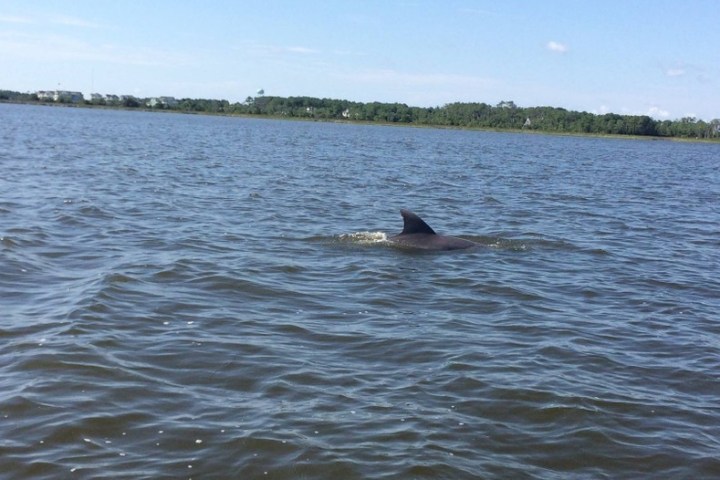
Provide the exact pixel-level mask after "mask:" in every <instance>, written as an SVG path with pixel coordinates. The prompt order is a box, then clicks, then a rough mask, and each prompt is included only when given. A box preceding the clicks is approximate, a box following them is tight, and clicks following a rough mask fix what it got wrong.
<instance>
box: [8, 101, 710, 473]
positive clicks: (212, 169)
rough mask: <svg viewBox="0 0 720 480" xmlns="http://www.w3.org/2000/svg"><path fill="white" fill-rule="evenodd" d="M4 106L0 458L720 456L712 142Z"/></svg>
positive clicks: (614, 460)
mask: <svg viewBox="0 0 720 480" xmlns="http://www.w3.org/2000/svg"><path fill="white" fill-rule="evenodd" d="M0 125H2V129H1V130H0V165H1V166H2V178H1V180H0V249H1V250H0V251H1V254H0V293H1V295H2V297H1V300H0V302H1V303H0V307H1V308H2V314H1V315H2V316H1V317H0V464H1V465H2V468H1V469H0V478H8V479H17V478H33V479H43V478H47V479H57V478H79V479H86V478H87V479H116V478H132V479H162V478H168V479H170V478H173V479H176V478H196V479H228V478H243V479H245V478H263V479H264V478H267V479H299V478H313V479H339V478H342V479H354V478H357V479H364V478H378V479H381V478H387V479H396V478H397V479H412V478H417V479H424V478H426V479H431V478H432V479H438V478H442V479H471V478H472V479H475V478H478V479H479V478H515V479H555V478H557V479H560V478H573V479H578V478H588V479H590V478H592V479H595V478H608V479H616V478H662V479H665V478H693V479H695V478H717V477H718V476H720V455H718V452H720V407H719V406H718V405H719V403H720V378H719V376H718V372H720V319H719V316H718V311H719V308H718V307H720V296H719V295H718V292H720V280H718V278H719V277H720V275H719V274H720V261H719V259H720V253H719V252H720V249H719V247H720V227H719V225H720V223H719V220H720V147H719V146H718V145H707V144H686V143H673V142H666V141H655V142H653V141H633V140H611V139H594V138H572V137H551V136H542V135H517V134H507V133H486V132H469V131H453V130H432V129H412V128H393V127H381V126H359V125H345V124H330V123H311V122H280V121H272V120H254V119H241V118H225V117H205V116H193V115H178V114H158V113H154V114H153V113H141V112H122V111H100V110H86V109H75V108H50V107H37V106H22V105H0ZM400 208H409V209H411V210H414V211H415V212H416V213H418V214H419V215H421V216H422V217H423V218H424V219H425V220H426V221H427V222H428V223H429V224H430V225H431V226H433V227H434V228H435V229H436V230H437V231H438V232H441V233H446V234H452V235H459V236H462V237H464V238H468V239H471V240H474V241H476V242H478V243H480V245H481V246H480V247H479V248H477V249H475V250H472V251H462V252H446V253H419V252H413V251H407V250H402V249H397V248H393V247H392V246H390V245H388V244H387V243H386V242H383V238H384V232H386V233H396V232H398V231H399V230H400V229H401V228H402V219H401V218H400V215H399V209H400Z"/></svg>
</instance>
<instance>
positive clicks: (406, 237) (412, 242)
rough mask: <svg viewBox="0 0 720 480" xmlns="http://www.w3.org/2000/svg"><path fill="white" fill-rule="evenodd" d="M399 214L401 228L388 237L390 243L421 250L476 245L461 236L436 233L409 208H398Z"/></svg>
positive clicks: (455, 248) (452, 248)
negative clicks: (397, 232) (396, 233)
mask: <svg viewBox="0 0 720 480" xmlns="http://www.w3.org/2000/svg"><path fill="white" fill-rule="evenodd" d="M400 215H402V217H403V230H402V232H400V233H399V234H398V235H394V236H392V237H388V239H387V241H388V242H390V243H393V244H396V245H399V246H402V247H408V248H417V249H421V250H462V249H465V248H472V247H476V246H477V245H478V244H477V243H475V242H471V241H470V240H465V239H463V238H457V237H451V236H448V235H438V234H437V233H435V230H433V229H432V228H431V227H430V225H428V224H427V223H425V221H424V220H423V219H422V218H420V217H418V216H417V215H415V214H414V213H413V212H411V211H409V210H400Z"/></svg>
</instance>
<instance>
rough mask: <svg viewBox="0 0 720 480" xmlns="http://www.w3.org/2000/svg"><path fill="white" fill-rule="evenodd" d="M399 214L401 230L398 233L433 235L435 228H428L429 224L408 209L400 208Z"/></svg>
mask: <svg viewBox="0 0 720 480" xmlns="http://www.w3.org/2000/svg"><path fill="white" fill-rule="evenodd" d="M400 215H402V217H403V231H402V233H401V234H400V235H408V234H411V233H427V234H430V235H435V230H433V229H432V228H430V225H428V224H427V223H425V221H424V220H423V219H422V218H420V217H418V216H417V215H415V214H414V213H413V212H411V211H410V210H400Z"/></svg>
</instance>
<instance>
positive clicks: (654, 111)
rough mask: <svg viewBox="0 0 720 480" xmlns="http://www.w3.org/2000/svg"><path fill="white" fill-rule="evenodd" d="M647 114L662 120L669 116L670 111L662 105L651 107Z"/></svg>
mask: <svg viewBox="0 0 720 480" xmlns="http://www.w3.org/2000/svg"><path fill="white" fill-rule="evenodd" d="M647 115H648V116H650V117H653V118H656V119H658V120H660V119H666V118H669V117H670V112H668V111H667V110H663V109H661V108H660V107H650V109H649V110H648V111H647Z"/></svg>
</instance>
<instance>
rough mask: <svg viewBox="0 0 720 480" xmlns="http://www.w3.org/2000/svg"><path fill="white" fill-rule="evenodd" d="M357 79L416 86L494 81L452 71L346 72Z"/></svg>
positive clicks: (458, 84) (365, 81)
mask: <svg viewBox="0 0 720 480" xmlns="http://www.w3.org/2000/svg"><path fill="white" fill-rule="evenodd" d="M346 76H348V77H351V78H352V79H353V80H355V81H359V82H363V83H377V84H389V85H395V84H398V85H415V86H438V87H439V86H449V85H452V86H468V87H469V86H483V85H489V84H490V83H493V80H491V79H489V78H484V77H475V76H470V75H457V74H452V73H411V72H401V71H397V70H390V69H375V70H373V69H371V70H365V71H359V72H353V73H350V74H346Z"/></svg>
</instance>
